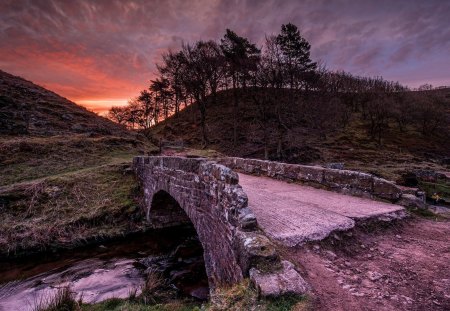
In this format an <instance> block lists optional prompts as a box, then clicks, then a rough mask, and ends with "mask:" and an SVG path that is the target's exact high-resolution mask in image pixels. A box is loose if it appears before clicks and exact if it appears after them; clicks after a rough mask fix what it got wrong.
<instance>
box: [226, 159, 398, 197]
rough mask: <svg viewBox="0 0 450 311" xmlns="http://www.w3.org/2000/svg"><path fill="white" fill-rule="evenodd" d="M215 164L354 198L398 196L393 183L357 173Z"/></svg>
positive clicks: (242, 162) (256, 162) (305, 167)
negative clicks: (305, 184) (304, 184)
mask: <svg viewBox="0 0 450 311" xmlns="http://www.w3.org/2000/svg"><path fill="white" fill-rule="evenodd" d="M218 161H219V163H221V164H223V165H225V166H228V167H230V168H232V169H234V170H236V171H238V172H242V173H246V174H251V175H263V176H264V175H265V176H268V177H271V178H276V179H282V180H287V181H294V182H302V183H307V184H308V185H311V186H313V187H317V188H325V189H327V190H332V191H337V192H341V193H345V194H350V195H354V196H360V197H369V198H380V199H383V200H390V201H396V200H398V199H399V198H400V197H401V193H402V191H401V189H400V188H399V187H398V186H397V185H395V184H394V183H391V182H389V181H387V180H384V179H381V178H377V177H374V176H373V175H371V174H366V173H361V172H355V171H349V170H340V169H329V168H323V167H319V166H308V165H298V164H287V163H280V162H272V161H264V160H256V159H243V158H222V159H219V160H218Z"/></svg>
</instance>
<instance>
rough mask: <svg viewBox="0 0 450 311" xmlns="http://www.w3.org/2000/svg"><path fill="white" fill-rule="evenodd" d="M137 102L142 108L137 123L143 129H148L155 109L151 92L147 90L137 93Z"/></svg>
mask: <svg viewBox="0 0 450 311" xmlns="http://www.w3.org/2000/svg"><path fill="white" fill-rule="evenodd" d="M137 102H138V104H139V105H140V106H141V110H142V113H141V115H142V120H140V122H139V123H140V125H141V126H142V127H143V128H144V129H148V128H150V126H151V125H152V119H153V117H154V115H153V110H154V109H155V107H154V101H153V100H152V94H151V93H150V92H149V91H147V90H143V91H141V94H139V96H138V98H137Z"/></svg>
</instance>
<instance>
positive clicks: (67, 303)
mask: <svg viewBox="0 0 450 311" xmlns="http://www.w3.org/2000/svg"><path fill="white" fill-rule="evenodd" d="M80 305H81V301H77V300H76V298H75V294H74V293H73V292H72V291H71V290H70V288H69V287H63V288H60V289H58V291H57V292H56V294H55V295H54V296H46V297H42V298H41V300H39V301H38V302H37V303H36V305H35V306H34V308H33V311H81V307H80Z"/></svg>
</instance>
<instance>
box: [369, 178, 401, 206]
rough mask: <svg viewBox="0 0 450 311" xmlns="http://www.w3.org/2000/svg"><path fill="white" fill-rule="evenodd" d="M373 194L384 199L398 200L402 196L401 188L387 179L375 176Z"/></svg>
mask: <svg viewBox="0 0 450 311" xmlns="http://www.w3.org/2000/svg"><path fill="white" fill-rule="evenodd" d="M373 195H374V196H377V197H380V198H382V199H386V200H390V201H396V200H398V199H400V197H401V196H402V191H401V189H400V188H399V187H398V186H397V185H395V184H394V183H392V182H390V181H387V180H385V179H381V178H377V177H374V178H373Z"/></svg>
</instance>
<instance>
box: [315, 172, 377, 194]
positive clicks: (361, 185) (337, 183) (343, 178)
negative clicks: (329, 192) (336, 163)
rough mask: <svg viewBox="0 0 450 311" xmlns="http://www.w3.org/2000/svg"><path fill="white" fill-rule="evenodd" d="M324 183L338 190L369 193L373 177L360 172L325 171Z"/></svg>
mask: <svg viewBox="0 0 450 311" xmlns="http://www.w3.org/2000/svg"><path fill="white" fill-rule="evenodd" d="M324 183H325V184H326V185H327V186H329V187H331V188H335V189H338V190H341V189H357V190H361V191H366V192H371V191H372V183H373V176H372V175H370V174H365V173H360V172H353V171H346V170H334V169H326V170H325V172H324Z"/></svg>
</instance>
